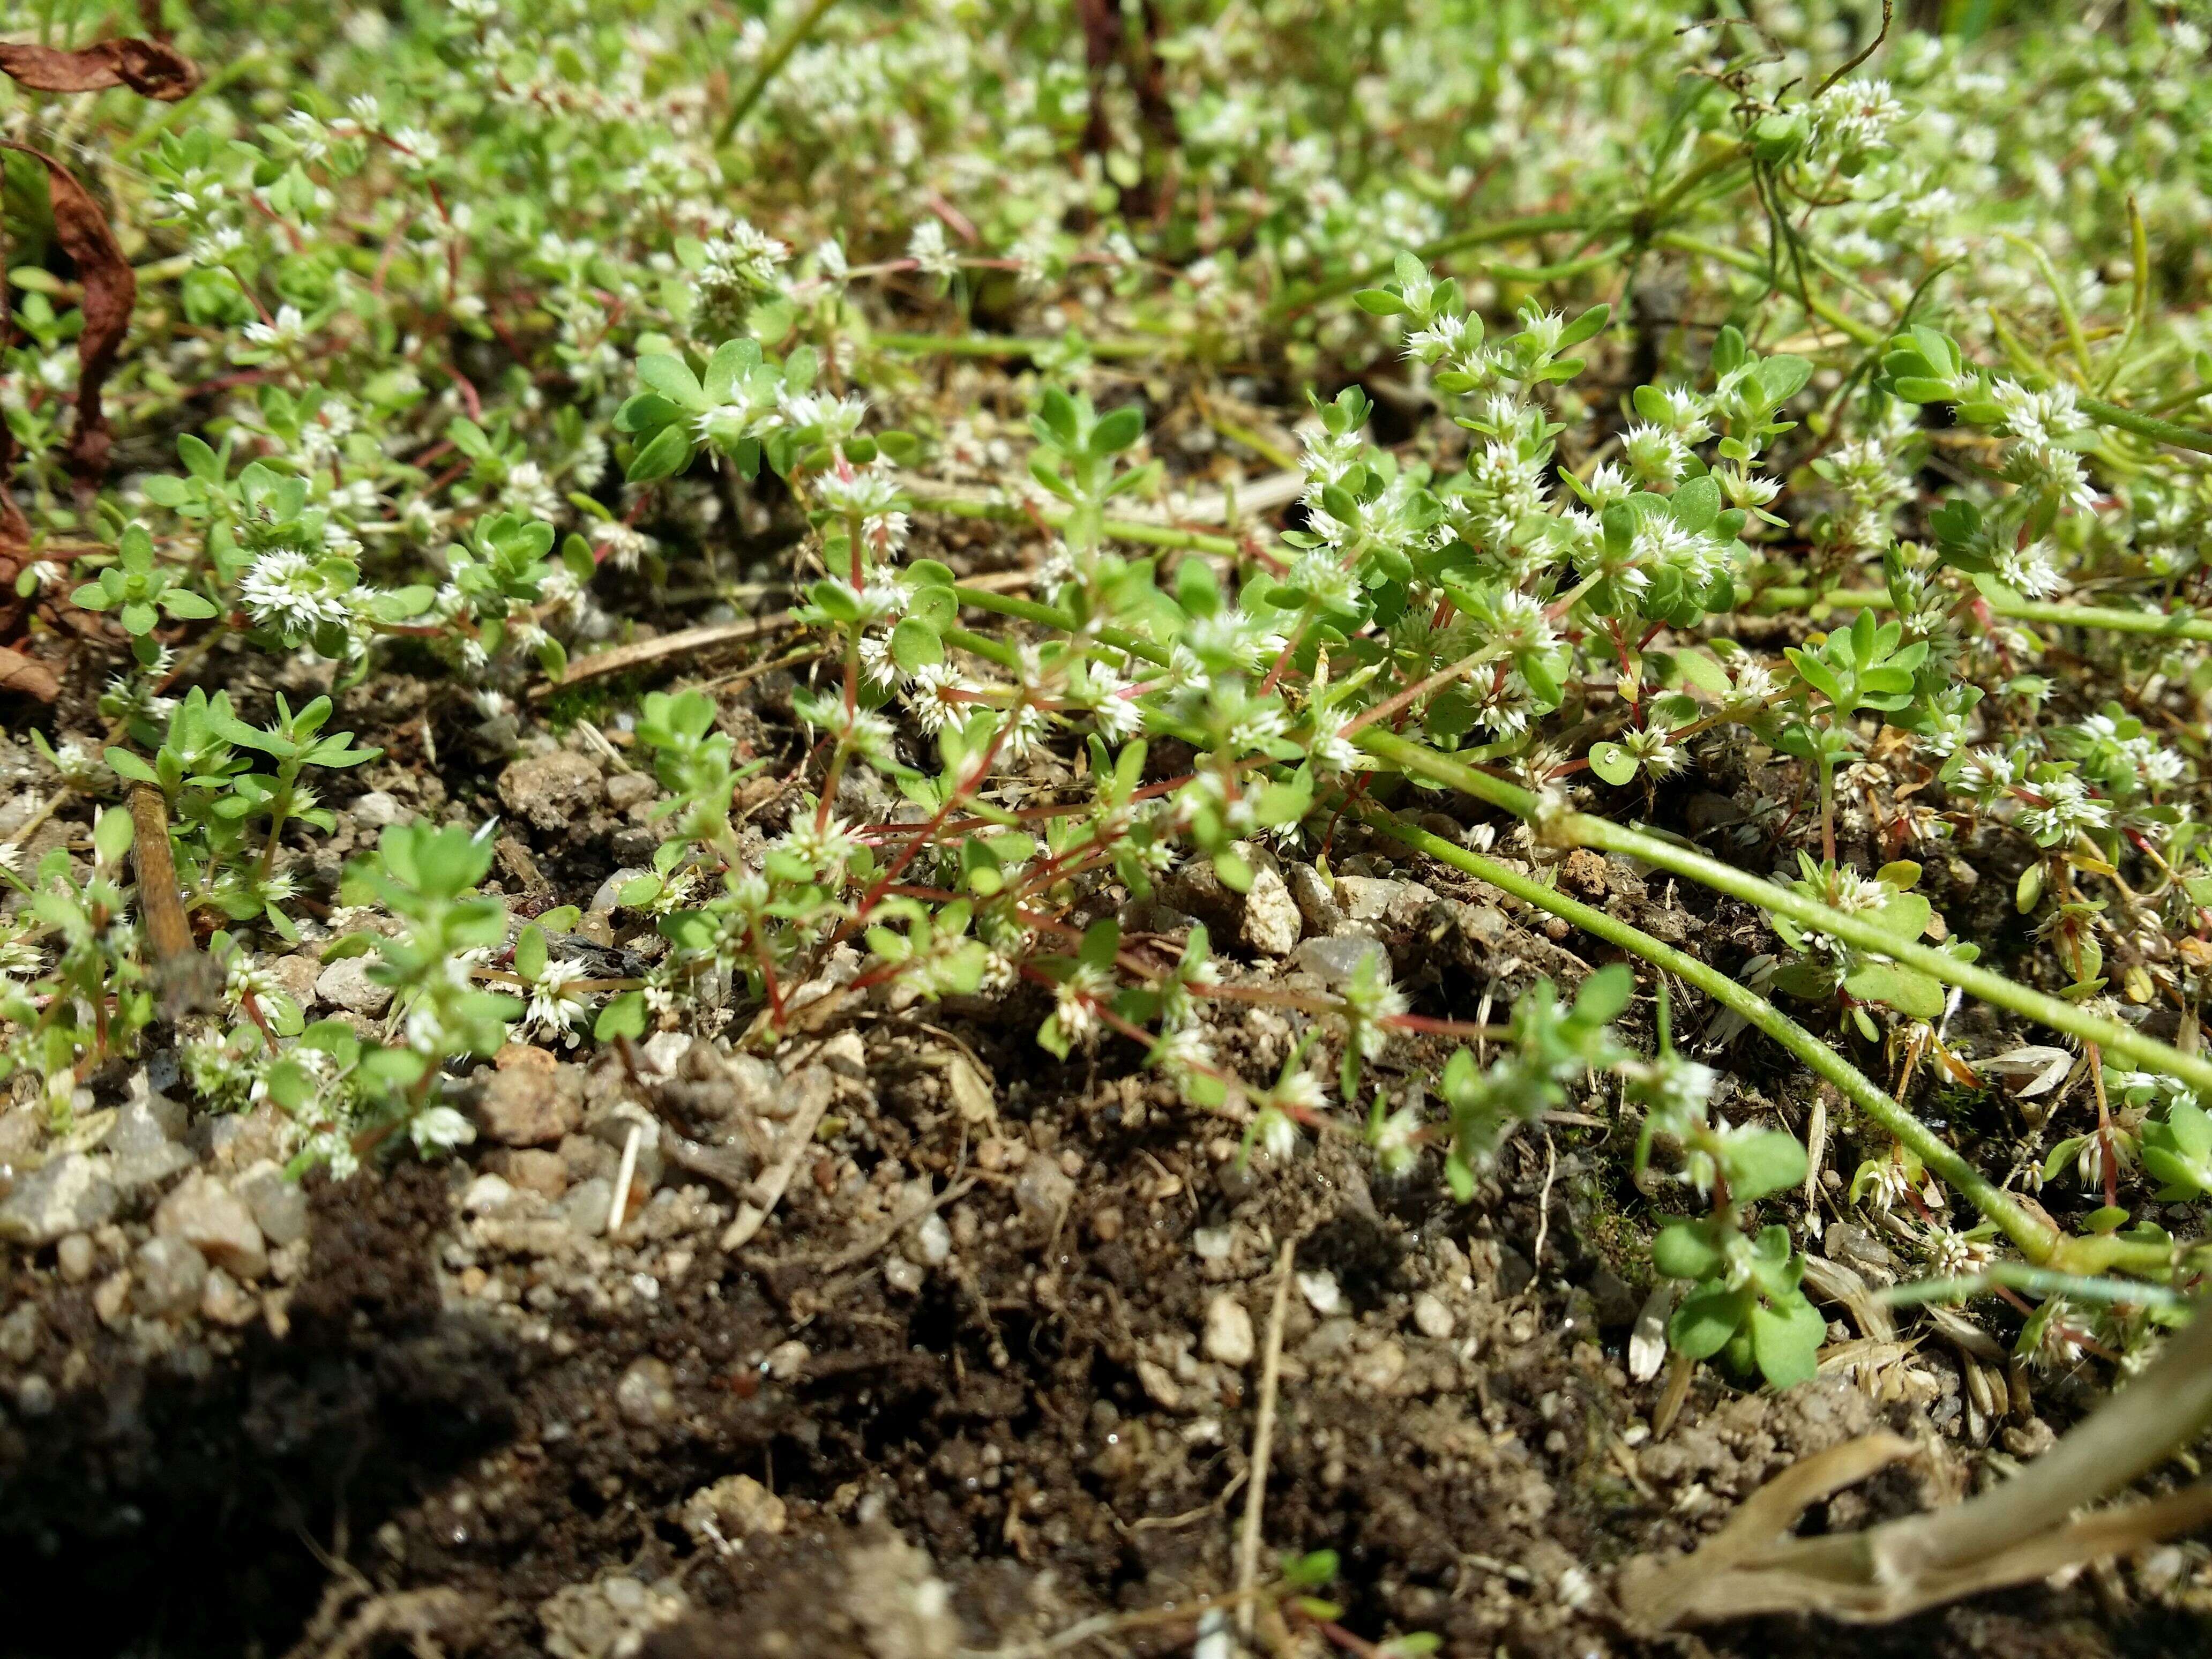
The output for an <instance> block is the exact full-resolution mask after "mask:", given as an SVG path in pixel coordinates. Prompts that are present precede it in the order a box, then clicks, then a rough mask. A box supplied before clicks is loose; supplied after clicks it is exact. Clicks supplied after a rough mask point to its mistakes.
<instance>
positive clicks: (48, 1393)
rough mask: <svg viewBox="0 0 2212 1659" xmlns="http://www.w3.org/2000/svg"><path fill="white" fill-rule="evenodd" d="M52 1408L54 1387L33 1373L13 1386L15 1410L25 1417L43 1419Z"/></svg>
mask: <svg viewBox="0 0 2212 1659" xmlns="http://www.w3.org/2000/svg"><path fill="white" fill-rule="evenodd" d="M53 1408H54V1385H53V1384H52V1383H49V1382H47V1381H46V1378H45V1377H43V1376H40V1375H39V1374H38V1373H37V1372H36V1371H33V1372H32V1373H31V1374H30V1375H29V1376H26V1377H25V1378H24V1379H23V1380H22V1381H21V1382H20V1383H17V1384H16V1385H15V1409H16V1410H17V1411H18V1412H20V1413H21V1414H22V1415H23V1416H25V1417H44V1416H46V1414H47V1413H50V1412H52V1410H53Z"/></svg>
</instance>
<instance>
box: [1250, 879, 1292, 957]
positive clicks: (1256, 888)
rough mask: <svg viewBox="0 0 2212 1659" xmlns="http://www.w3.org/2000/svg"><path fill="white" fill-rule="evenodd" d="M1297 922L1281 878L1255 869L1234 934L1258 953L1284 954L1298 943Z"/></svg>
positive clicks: (1262, 954) (1272, 955)
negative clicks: (1242, 913)
mask: <svg viewBox="0 0 2212 1659" xmlns="http://www.w3.org/2000/svg"><path fill="white" fill-rule="evenodd" d="M1299 921H1300V917H1299V915H1298V907H1297V903H1296V902H1294V901H1293V900H1292V899H1291V890H1290V889H1289V888H1288V887H1286V886H1285V885H1284V884H1283V878H1281V877H1280V876H1279V875H1277V874H1276V873H1275V872H1273V870H1260V871H1256V872H1254V874H1253V877H1252V885H1251V887H1250V889H1249V890H1247V891H1246V893H1245V895H1244V916H1243V921H1241V922H1240V923H1239V924H1238V927H1237V936H1238V937H1239V938H1240V939H1243V941H1244V943H1245V944H1246V945H1248V946H1249V947H1250V948H1251V949H1252V950H1254V951H1258V952H1259V953H1260V954H1261V956H1268V957H1281V956H1288V955H1289V954H1290V952H1291V947H1292V946H1294V945H1297V942H1298V925H1299Z"/></svg>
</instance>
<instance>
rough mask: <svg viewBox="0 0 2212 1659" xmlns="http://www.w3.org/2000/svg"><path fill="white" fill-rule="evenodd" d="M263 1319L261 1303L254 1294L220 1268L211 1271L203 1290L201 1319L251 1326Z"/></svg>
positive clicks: (213, 1268)
mask: <svg viewBox="0 0 2212 1659" xmlns="http://www.w3.org/2000/svg"><path fill="white" fill-rule="evenodd" d="M260 1316H261V1303H260V1301H259V1299H258V1297H255V1296H254V1295H253V1293H252V1291H248V1290H247V1289H246V1287H245V1286H244V1285H240V1283H239V1282H238V1281H237V1280H236V1279H233V1278H232V1277H231V1276H230V1275H229V1274H228V1273H225V1272H224V1271H223V1270H222V1268H220V1267H211V1268H210V1269H209V1270H208V1276H207V1285H206V1286H205V1287H204V1289H203V1290H202V1291H200V1317H201V1318H203V1319H208V1320H212V1321H214V1322H215V1323H216V1324H218V1325H230V1326H234V1327H235V1326H239V1325H250V1324H252V1322H254V1321H255V1320H256V1319H258V1318H259V1317H260Z"/></svg>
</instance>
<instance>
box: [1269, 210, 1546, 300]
mask: <svg viewBox="0 0 2212 1659" xmlns="http://www.w3.org/2000/svg"><path fill="white" fill-rule="evenodd" d="M1588 221H1589V216H1588V215H1587V214H1582V213H1536V214H1531V215H1529V216H1527V217H1526V218H1521V219H1497V220H1492V222H1490V223H1488V224H1483V225H1470V226H1468V228H1466V229H1465V230H1459V231H1454V232H1453V233H1452V234H1450V235H1449V236H1440V237H1438V238H1437V240H1435V241H1433V242H1430V243H1428V244H1426V245H1425V246H1421V247H1418V248H1416V249H1414V250H1413V253H1414V257H1415V258H1418V259H1419V260H1420V261H1421V263H1422V264H1434V263H1435V262H1436V261H1437V260H1438V259H1441V258H1445V257H1446V256H1447V255H1449V254H1454V253H1459V252H1464V251H1465V250H1466V249H1468V248H1471V247H1483V246H1487V245H1488V244H1490V243H1492V242H1517V241H1522V240H1527V239H1528V238H1529V237H1532V236H1552V235H1556V234H1559V232H1561V231H1566V230H1580V229H1581V228H1583V225H1584V224H1585V223H1587V222H1588ZM1390 270H1391V264H1390V262H1389V261H1388V260H1385V261H1383V263H1381V264H1373V265H1369V266H1367V267H1366V268H1365V269H1364V270H1356V271H1353V272H1352V273H1351V274H1350V275H1348V276H1335V277H1331V278H1330V279H1329V280H1328V281H1327V282H1323V283H1310V284H1309V285H1308V286H1306V287H1304V288H1301V289H1292V290H1291V292H1290V293H1288V294H1286V295H1284V296H1283V297H1282V298H1281V299H1280V300H1278V301H1276V302H1275V303H1274V304H1273V305H1272V306H1270V307H1268V308H1267V314H1268V315H1269V316H1270V317H1272V318H1282V317H1292V316H1296V315H1297V313H1299V312H1302V311H1305V310H1308V309H1310V307H1314V306H1317V305H1320V304H1321V303H1322V302H1323V301H1328V300H1334V299H1336V298H1338V297H1339V296H1340V295H1346V294H1349V293H1351V292H1352V290H1353V289H1361V288H1370V287H1372V286H1373V285H1374V284H1375V283H1379V282H1381V281H1383V279H1384V278H1385V277H1387V276H1389V274H1390Z"/></svg>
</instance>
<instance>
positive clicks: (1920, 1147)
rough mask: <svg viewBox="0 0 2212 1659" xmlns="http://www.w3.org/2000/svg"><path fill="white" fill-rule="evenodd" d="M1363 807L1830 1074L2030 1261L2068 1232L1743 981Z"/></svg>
mask: <svg viewBox="0 0 2212 1659" xmlns="http://www.w3.org/2000/svg"><path fill="white" fill-rule="evenodd" d="M1362 816H1363V817H1365V819H1366V821H1367V822H1368V823H1370V824H1372V825H1373V826H1374V827H1375V828H1376V829H1380V830H1381V831H1382V832H1383V834H1384V835H1386V836H1390V837H1391V838H1392V839H1394V840H1396V841H1400V842H1404V843H1405V844H1406V845H1407V846H1408V847H1411V848H1414V849H1415V850H1416V851H1418V852H1422V853H1425V854H1428V855H1429V856H1430V857H1431V858H1432V859H1435V860H1437V862H1439V863H1441V864H1449V865H1450V866H1452V867H1453V868H1454V869H1457V870H1463V871H1465V872H1467V873H1468V875H1470V876H1473V877H1474V878H1476V879H1477V880H1480V881H1486V882H1488V883H1489V884H1491V885H1492V886H1493V887H1497V888H1500V889H1502V890H1504V891H1505V892H1508V893H1510V894H1511V895H1512V896H1514V897H1515V898H1517V899H1520V900H1522V902H1525V903H1528V904H1532V905H1534V906H1535V907H1536V908H1538V909H1540V910H1546V911H1548V912H1550V913H1551V914H1552V915H1555V916H1558V917H1560V918H1561V919H1562V920H1564V921H1568V922H1571V923H1572V924H1573V925H1574V926H1575V927H1579V928H1581V929H1582V931H1583V932H1584V933H1588V934H1589V935H1590V936H1591V937H1592V938H1594V939H1603V940H1605V942H1606V943H1607V944H1608V945H1618V946H1619V947H1620V949H1622V950H1624V951H1628V952H1629V953H1630V954H1631V955H1632V956H1637V957H1642V958H1643V959H1644V961H1646V962H1648V963H1650V964H1651V965H1652V966H1653V967H1655V968H1658V969H1662V970H1664V971H1665V972H1667V973H1669V974H1672V975H1674V976H1675V977H1676V978H1677V979H1680V980H1681V981H1683V982H1684V983H1686V984H1688V985H1692V986H1695V987H1697V988H1698V989H1699V990H1700V991H1703V992H1704V993H1705V994H1706V995H1707V996H1709V997H1711V998H1712V1000H1714V1001H1716V1002H1717V1003H1719V1004H1720V1005H1721V1006H1723V1007H1724V1008H1727V1009H1729V1010H1730V1011H1732V1012H1735V1013H1737V1014H1740V1015H1741V1016H1742V1017H1743V1018H1745V1019H1746V1020H1748V1021H1749V1022H1750V1023H1751V1024H1753V1025H1756V1026H1757V1027H1758V1028H1759V1030H1762V1031H1764V1032H1765V1033H1766V1035H1767V1036H1771V1037H1772V1038H1773V1039H1774V1040H1775V1042H1778V1043H1779V1044H1781V1046H1782V1047H1783V1048H1786V1049H1788V1050H1789V1051H1790V1054H1794V1055H1796V1058H1797V1059H1799V1060H1802V1061H1803V1062H1804V1063H1805V1065H1806V1066H1807V1067H1808V1068H1809V1069H1810V1070H1811V1071H1812V1072H1813V1073H1814V1075H1815V1076H1817V1077H1820V1078H1823V1079H1826V1080H1827V1081H1828V1082H1830V1083H1832V1084H1833V1085H1835V1086H1836V1087H1837V1089H1838V1090H1839V1091H1841V1092H1842V1094H1843V1096H1844V1098H1845V1099H1846V1100H1849V1101H1850V1103H1852V1104H1853V1105H1854V1106H1856V1107H1857V1108H1858V1109H1859V1110H1861V1111H1862V1112H1863V1113H1865V1114H1866V1115H1867V1116H1868V1117H1869V1118H1872V1119H1873V1120H1874V1121H1875V1122H1877V1123H1879V1124H1880V1125H1881V1127H1883V1128H1884V1129H1886V1130H1887V1131H1888V1132H1889V1133H1890V1134H1891V1135H1892V1136H1893V1137H1894V1138H1895V1139H1897V1141H1898V1142H1899V1144H1900V1145H1902V1146H1905V1147H1906V1148H1907V1149H1908V1150H1910V1151H1911V1152H1912V1153H1913V1154H1914V1156H1916V1157H1917V1158H1919V1159H1920V1161H1921V1162H1922V1163H1923V1164H1926V1165H1927V1166H1928V1168H1929V1169H1930V1170H1933V1171H1934V1172H1935V1173H1936V1175H1937V1176H1941V1177H1942V1180H1943V1181H1944V1182H1947V1183H1948V1185H1949V1186H1950V1187H1951V1188H1953V1189H1954V1190H1955V1191H1956V1192H1958V1193H1959V1194H1961V1195H1962V1196H1963V1197H1965V1198H1966V1200H1967V1201H1968V1202H1969V1203H1971V1204H1972V1205H1973V1206H1974V1207H1975V1208H1976V1209H1977V1210H1979V1211H1980V1212H1982V1213H1983V1214H1984V1215H1985V1216H1987V1217H1988V1218H1990V1220H1991V1221H1993V1222H1995V1223H1996V1225H1997V1226H1998V1227H1999V1228H2000V1229H2001V1230H2002V1231H2003V1233H2004V1235H2005V1237H2008V1238H2009V1239H2010V1240H2012V1242H2013V1243H2015V1245H2017V1246H2019V1248H2020V1251H2021V1255H2025V1256H2026V1257H2027V1259H2028V1260H2029V1261H2033V1262H2035V1263H2037V1264H2038V1265H2043V1264H2046V1263H2050V1262H2052V1261H2056V1260H2057V1259H2058V1258H2060V1257H2061V1256H2062V1255H2064V1254H2065V1253H2066V1251H2067V1249H2068V1247H2069V1244H2070V1243H2072V1242H2073V1241H2070V1240H2068V1239H2066V1238H2064V1237H2062V1236H2061V1235H2060V1234H2059V1232H2058V1230H2057V1228H2055V1227H2053V1226H2051V1224H2050V1223H2049V1222H2047V1221H2045V1220H2044V1219H2042V1218H2040V1217H2039V1216H2036V1215H2033V1214H2032V1213H2031V1212H2028V1211H2027V1209H2025V1208H2024V1207H2022V1206H2021V1204H2020V1203H2019V1201H2018V1200H2015V1198H2014V1197H2013V1195H2012V1194H2010V1193H2008V1192H2006V1191H2005V1190H2004V1189H2003V1188H2000V1187H1998V1186H1996V1185H1995V1184H1994V1183H1993V1182H1990V1180H1989V1179H1988V1177H1986V1176H1984V1175H1983V1174H1982V1172H1981V1171H1980V1170H1978V1169H1976V1168H1975V1167H1974V1166H1973V1165H1972V1164H1971V1163H1969V1162H1968V1161H1967V1160H1966V1158H1964V1157H1962V1156H1961V1155H1960V1153H1959V1152H1957V1151H1956V1150H1955V1149H1954V1148H1953V1147H1952V1146H1950V1145H1949V1144H1948V1142H1946V1141H1944V1140H1943V1139H1942V1138H1941V1137H1939V1136H1938V1135H1937V1134H1936V1132H1935V1131H1934V1130H1932V1129H1930V1128H1929V1127H1928V1126H1927V1125H1926V1124H1924V1123H1923V1122H1922V1121H1920V1120H1919V1119H1918V1118H1917V1117H1915V1116H1913V1115H1912V1114H1911V1113H1910V1112H1908V1111H1906V1110H1905V1109H1904V1108H1903V1107H1902V1106H1900V1105H1899V1104H1898V1103H1896V1102H1895V1101H1893V1100H1892V1099H1891V1098H1890V1097H1888V1096H1887V1095H1886V1094H1884V1093H1883V1092H1882V1091H1881V1090H1880V1089H1878V1088H1876V1087H1875V1085H1874V1084H1873V1083H1872V1082H1871V1081H1869V1079H1868V1078H1867V1076H1866V1074H1865V1073H1863V1072H1861V1071H1860V1070H1859V1069H1858V1067H1857V1066H1854V1065H1852V1064H1851V1063H1850V1061H1849V1060H1845V1059H1844V1057H1843V1056H1842V1055H1841V1054H1838V1053H1837V1052H1836V1051H1835V1050H1834V1049H1833V1048H1830V1047H1829V1046H1828V1045H1827V1044H1826V1043H1825V1042H1821V1041H1820V1038H1818V1037H1816V1036H1814V1035H1813V1034H1812V1033H1811V1032H1810V1031H1808V1030H1806V1029H1805V1028H1804V1027H1803V1026H1802V1025H1800V1024H1798V1023H1797V1022H1796V1020H1794V1019H1792V1018H1790V1017H1789V1016H1788V1015H1787V1014H1785V1013H1784V1012H1782V1011H1781V1010H1780V1009H1779V1008H1777V1007H1776V1006H1774V1005H1773V1004H1772V1003H1771V1002H1769V1001H1767V1000H1766V999H1765V998H1764V997H1762V996H1760V995H1759V994H1758V993H1757V992H1755V991H1753V990H1752V989H1751V988H1750V987H1748V986H1746V985H1743V984H1741V983H1739V982H1738V981H1735V980H1733V979H1731V978H1729V976H1728V975H1726V974H1724V973H1723V972H1721V971H1720V970H1719V969H1717V968H1714V967H1712V966H1711V965H1710V964H1709V963H1704V962H1701V961H1699V959H1698V958H1697V957H1693V956H1691V955H1689V954H1688V953H1687V952H1686V951H1678V950H1676V949H1675V948H1674V946H1673V945H1667V944H1663V943H1662V942H1661V941H1660V940H1658V939H1654V938H1652V937H1651V935H1650V934H1649V933H1644V931H1643V930H1642V929H1641V928H1638V927H1631V926H1630V925H1629V924H1628V923H1627V922H1625V921H1621V920H1620V918H1619V917H1617V916H1613V915H1607V913H1606V912H1604V911H1603V910H1599V909H1595V908H1592V907H1591V906H1589V905H1587V904H1583V903H1581V902H1578V901H1577V900H1574V899H1571V898H1569V897H1567V896H1565V894H1564V893H1561V892H1559V890H1557V889H1555V888H1552V887H1547V886H1546V885H1545V884H1543V883H1542V882H1540V881H1534V880H1532V879H1530V878H1528V877H1527V876H1524V875H1522V874H1521V873H1520V872H1518V871H1516V870H1513V869H1511V868H1510V867H1508V866H1505V865H1503V864H1500V863H1498V861H1497V860H1494V859H1486V858H1485V857H1483V856H1482V855H1481V854H1479V853H1473V852H1469V851H1468V849H1467V848H1464V847H1460V846H1456V845H1455V844H1454V843H1452V842H1448V841H1446V840H1444V839H1443V837H1442V836H1432V835H1431V834H1430V833H1429V832H1428V831H1427V830H1425V829H1414V828H1413V826H1411V825H1410V824H1406V823H1400V822H1399V821H1398V820H1397V819H1396V818H1395V817H1392V816H1391V815H1390V814H1389V813H1388V812H1387V811H1383V810H1382V809H1381V808H1379V807H1370V808H1368V809H1366V810H1365V811H1364V812H1363V814H1362ZM2154 1255H2155V1261H2145V1262H2143V1263H2142V1266H2144V1267H2151V1266H2163V1265H2164V1264H2165V1261H2166V1252H2164V1251H2163V1250H2160V1251H2156V1252H2154Z"/></svg>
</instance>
